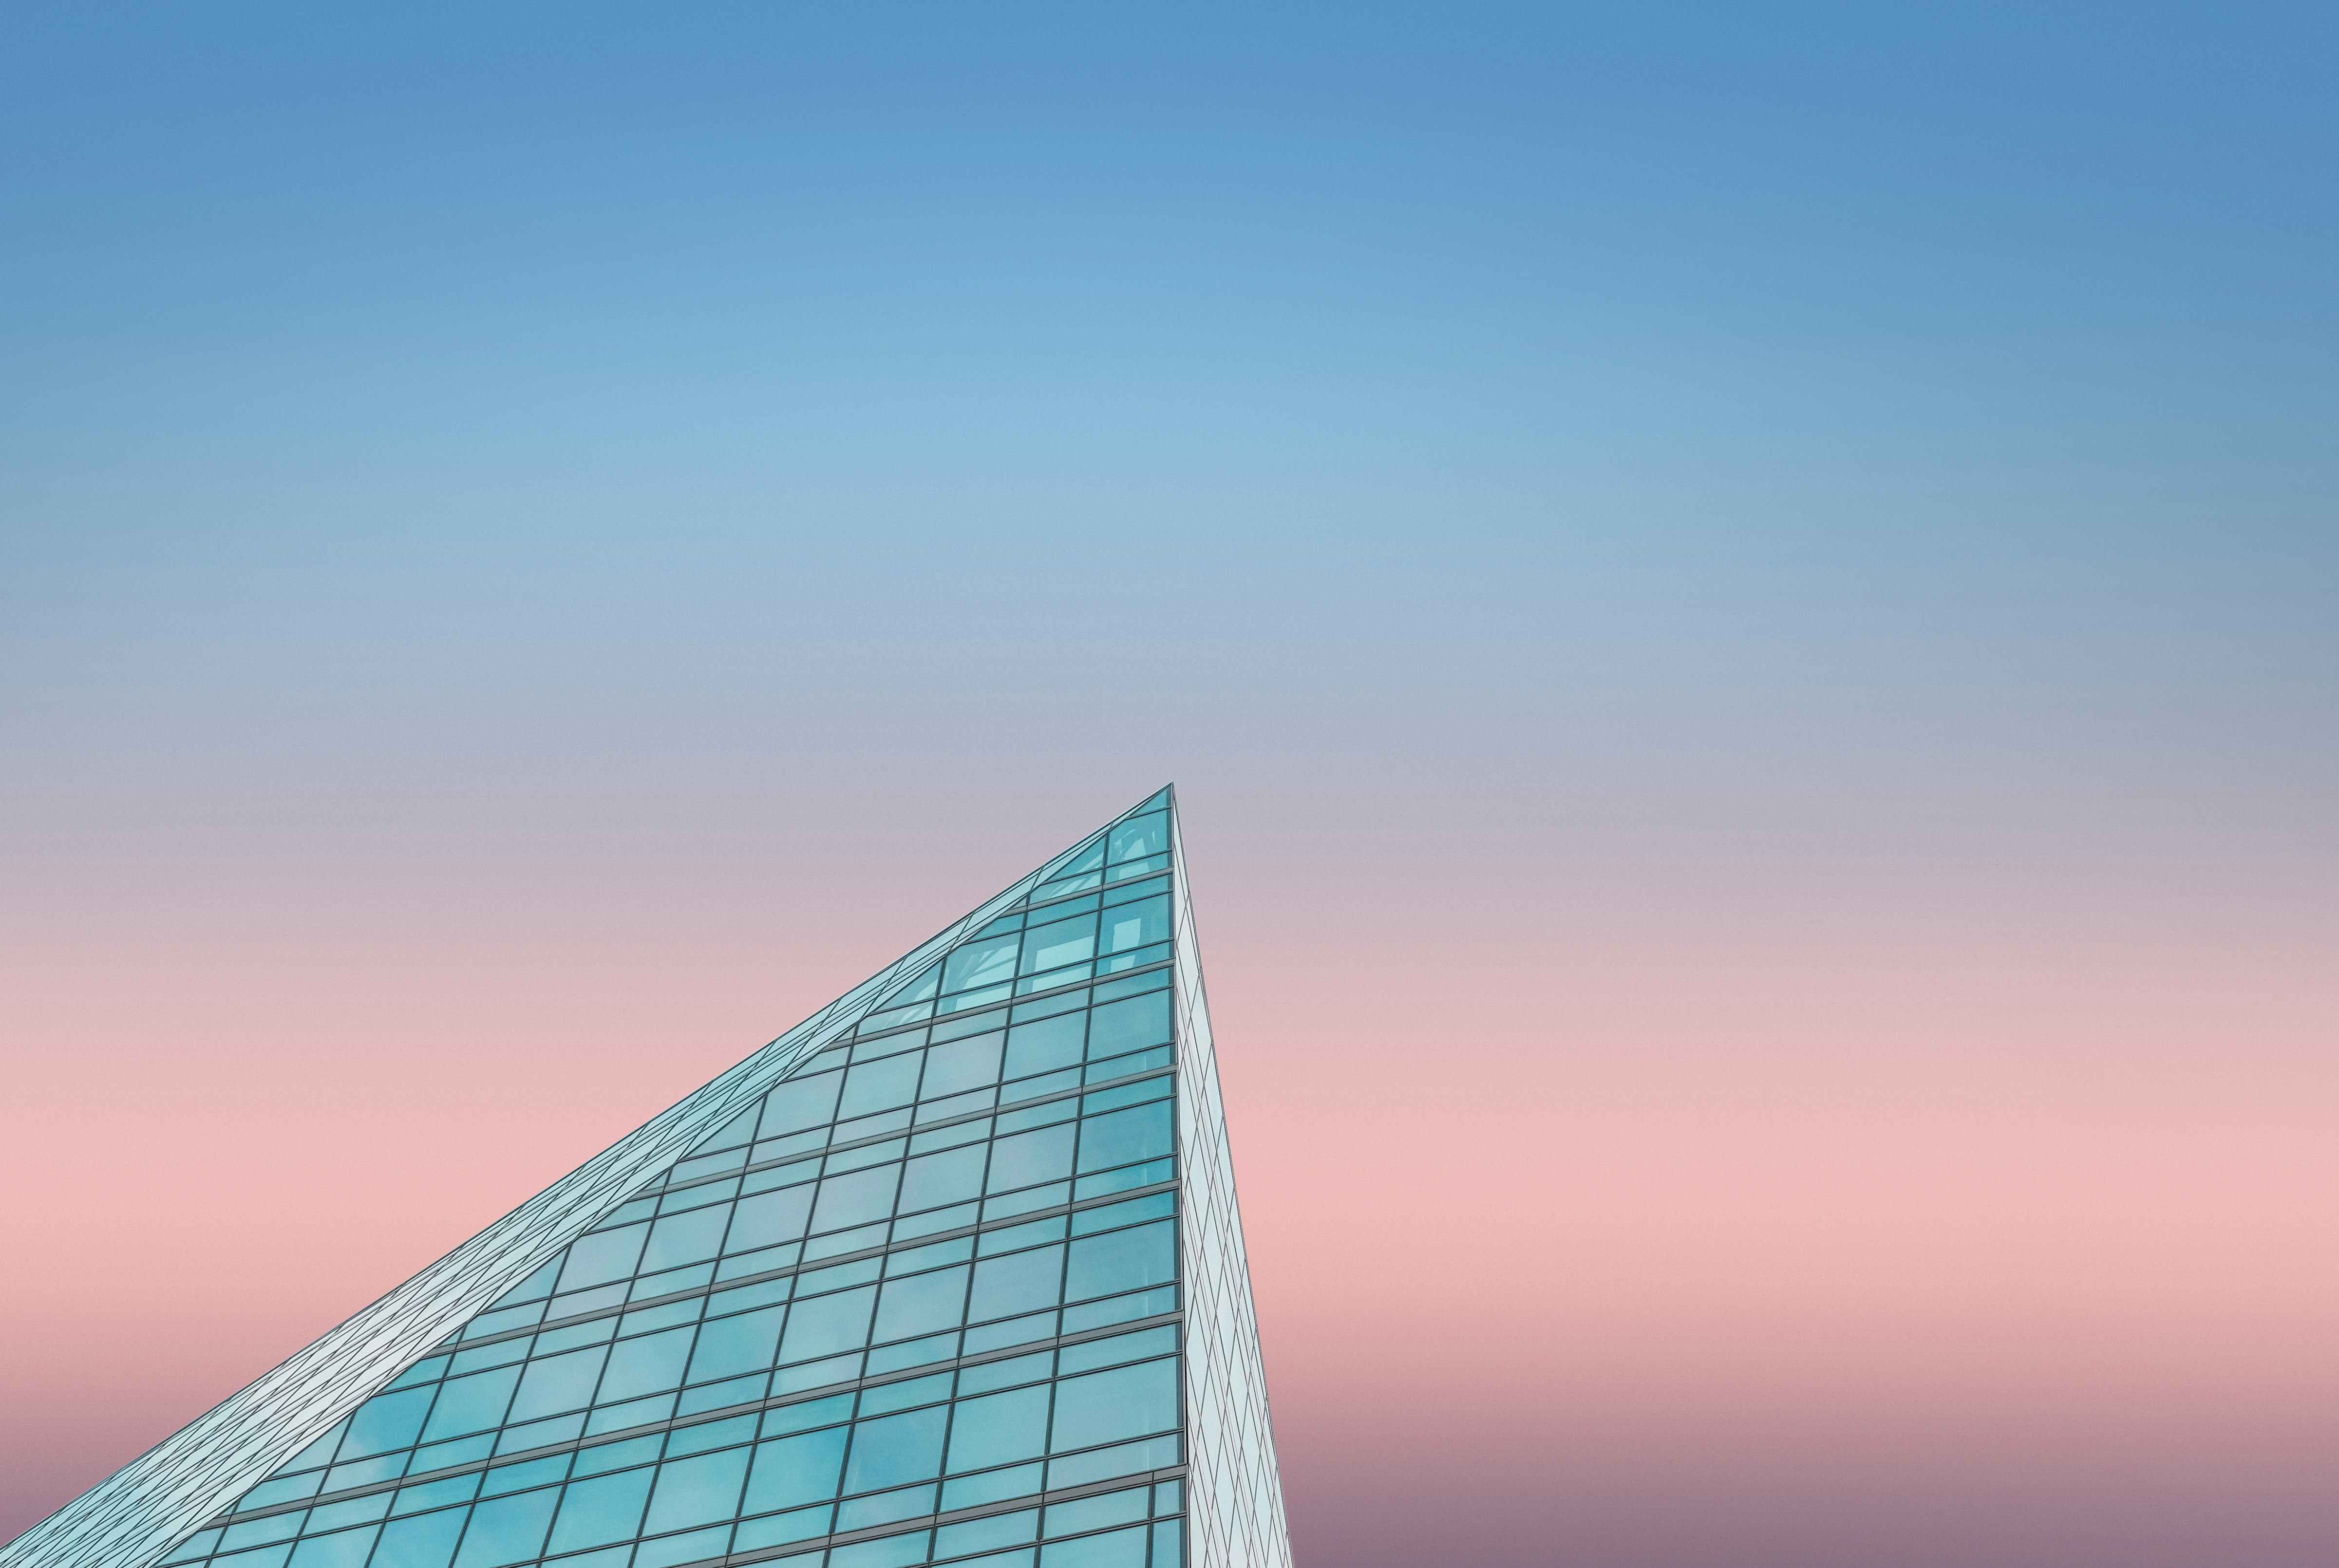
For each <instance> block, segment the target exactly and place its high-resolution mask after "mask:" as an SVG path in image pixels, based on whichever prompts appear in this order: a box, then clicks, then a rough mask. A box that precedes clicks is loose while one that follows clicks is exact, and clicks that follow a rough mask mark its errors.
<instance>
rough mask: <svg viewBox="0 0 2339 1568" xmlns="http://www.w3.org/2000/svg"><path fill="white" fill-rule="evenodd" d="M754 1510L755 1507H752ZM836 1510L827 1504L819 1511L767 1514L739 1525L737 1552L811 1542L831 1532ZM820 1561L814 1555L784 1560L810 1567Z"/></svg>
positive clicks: (734, 1539)
mask: <svg viewBox="0 0 2339 1568" xmlns="http://www.w3.org/2000/svg"><path fill="white" fill-rule="evenodd" d="M751 1511H752V1505H751ZM835 1514H836V1510H835V1509H834V1508H833V1507H831V1506H830V1505H829V1504H821V1505H820V1506H819V1507H817V1508H799V1509H797V1510H795V1511H794V1513H789V1514H765V1515H764V1516H763V1517H762V1518H760V1519H750V1520H748V1521H747V1522H746V1523H745V1524H742V1525H740V1526H739V1528H738V1530H737V1532H736V1533H735V1534H734V1535H733V1536H732V1539H731V1549H732V1550H733V1551H735V1552H754V1551H756V1550H758V1549H759V1548H762V1547H765V1546H785V1545H788V1544H790V1543H794V1542H797V1541H809V1540H811V1539H812V1538H813V1537H814V1536H816V1535H825V1534H827V1533H828V1530H829V1522H830V1520H831V1519H833V1518H834V1516H835ZM819 1560H820V1553H817V1552H814V1553H812V1554H811V1555H810V1556H809V1557H789V1558H786V1559H785V1560H784V1561H785V1562H787V1563H804V1564H810V1563H817V1562H818V1561H819Z"/></svg>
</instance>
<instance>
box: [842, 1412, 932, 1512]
mask: <svg viewBox="0 0 2339 1568" xmlns="http://www.w3.org/2000/svg"><path fill="white" fill-rule="evenodd" d="M949 1425H950V1411H949V1409H948V1407H947V1406H943V1405H933V1406H929V1407H927V1408H926V1409H923V1410H911V1411H905V1412H903V1414H901V1415H886V1416H881V1417H880V1418H879V1419H877V1420H874V1421H863V1422H859V1423H856V1424H855V1425H854V1428H853V1446H852V1448H851V1450H850V1452H849V1455H848V1456H847V1458H846V1460H845V1466H844V1490H845V1491H846V1493H847V1494H851V1493H856V1492H871V1491H876V1490H878V1489H880V1488H883V1487H890V1486H901V1485H904V1484H908V1483H910V1482H913V1481H931V1480H933V1478H934V1477H936V1476H938V1475H940V1474H942V1469H943V1432H944V1431H945V1430H946V1429H947V1428H948V1426H949Z"/></svg>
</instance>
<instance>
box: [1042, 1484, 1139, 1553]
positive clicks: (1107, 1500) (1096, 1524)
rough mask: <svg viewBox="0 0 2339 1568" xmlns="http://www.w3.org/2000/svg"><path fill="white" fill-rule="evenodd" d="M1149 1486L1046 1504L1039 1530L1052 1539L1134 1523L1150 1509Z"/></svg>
mask: <svg viewBox="0 0 2339 1568" xmlns="http://www.w3.org/2000/svg"><path fill="white" fill-rule="evenodd" d="M1151 1504H1152V1495H1151V1490H1150V1488H1148V1487H1144V1486H1133V1487H1130V1488H1129V1489H1127V1490H1125V1491H1120V1492H1106V1493H1102V1494H1099V1495H1097V1496H1094V1497H1081V1498H1078V1499H1075V1500H1074V1501H1072V1502H1070V1503H1058V1504H1054V1505H1053V1506H1051V1507H1050V1508H1049V1510H1048V1518H1047V1523H1046V1524H1045V1525H1044V1526H1043V1528H1042V1531H1041V1533H1043V1534H1045V1535H1047V1536H1048V1537H1049V1539H1051V1540H1053V1539H1054V1538H1055V1537H1057V1536H1059V1535H1084V1534H1086V1533H1088V1532H1090V1531H1091V1530H1102V1529H1106V1528H1108V1527H1109V1526H1111V1525H1114V1524H1133V1523H1134V1522H1136V1521H1137V1520H1140V1519H1142V1518H1144V1517H1145V1516H1146V1515H1147V1514H1149V1513H1150V1512H1151Z"/></svg>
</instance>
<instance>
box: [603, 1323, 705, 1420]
mask: <svg viewBox="0 0 2339 1568" xmlns="http://www.w3.org/2000/svg"><path fill="white" fill-rule="evenodd" d="M695 1333H696V1330H695V1329H691V1328H669V1329H667V1330H666V1331H665V1332H664V1333H662V1334H646V1335H644V1336H641V1337H640V1338H638V1339H621V1340H619V1341H617V1345H616V1346H615V1347H613V1348H612V1349H611V1350H610V1352H609V1365H608V1369H607V1371H605V1372H603V1373H602V1375H601V1388H600V1392H599V1393H598V1394H597V1395H596V1396H595V1398H594V1403H595V1404H597V1405H615V1404H617V1403H619V1402H620V1401H625V1400H632V1399H638V1398H640V1397H642V1396H643V1395H649V1394H663V1393H665V1392H666V1390H668V1389H670V1388H674V1387H677V1386H680V1384H681V1382H682V1369H683V1366H684V1365H685V1363H686V1361H687V1359H688V1357H689V1356H690V1341H691V1337H692V1336H693V1335H694V1334H695Z"/></svg>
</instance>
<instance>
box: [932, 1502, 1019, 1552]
mask: <svg viewBox="0 0 2339 1568" xmlns="http://www.w3.org/2000/svg"><path fill="white" fill-rule="evenodd" d="M1039 1534H1040V1511H1039V1510H1038V1509H1036V1508H1024V1509H1021V1510H1019V1511H1017V1512H1015V1513H1013V1514H992V1515H991V1516H990V1517H989V1518H986V1519H970V1520H968V1521H966V1522H965V1523H964V1524H945V1525H943V1527H942V1528H941V1529H939V1530H937V1531H935V1532H934V1555H935V1556H936V1557H956V1556H958V1555H960V1554H961V1553H968V1552H989V1551H992V1550H993V1549H995V1548H997V1547H1001V1546H1021V1545H1024V1544H1026V1543H1030V1542H1031V1541H1035V1540H1037V1539H1038V1538H1039Z"/></svg>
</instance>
